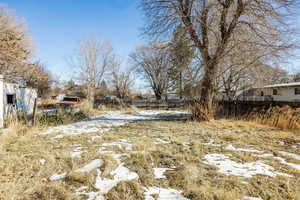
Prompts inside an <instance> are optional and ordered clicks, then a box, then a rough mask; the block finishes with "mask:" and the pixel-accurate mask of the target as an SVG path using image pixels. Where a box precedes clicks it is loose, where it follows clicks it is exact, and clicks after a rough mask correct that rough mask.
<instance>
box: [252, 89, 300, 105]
mask: <svg viewBox="0 0 300 200" xmlns="http://www.w3.org/2000/svg"><path fill="white" fill-rule="evenodd" d="M295 88H300V87H280V88H260V89H255V90H254V95H255V96H260V95H261V91H263V92H264V96H271V97H272V98H273V99H274V101H287V102H296V101H298V102H300V95H295ZM273 89H276V90H277V91H278V95H273Z"/></svg>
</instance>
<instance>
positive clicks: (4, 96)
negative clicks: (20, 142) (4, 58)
mask: <svg viewBox="0 0 300 200" xmlns="http://www.w3.org/2000/svg"><path fill="white" fill-rule="evenodd" d="M36 98H37V90H36V89H30V88H25V87H22V86H20V85H18V84H12V83H6V82H5V81H4V78H3V76H2V75H0V127H1V128H2V127H3V126H4V120H5V119H6V118H7V116H8V115H9V114H11V113H12V112H16V111H17V110H20V109H21V110H22V112H24V113H25V114H26V115H31V114H33V109H34V101H35V99H36Z"/></svg>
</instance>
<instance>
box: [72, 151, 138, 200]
mask: <svg viewBox="0 0 300 200" xmlns="http://www.w3.org/2000/svg"><path fill="white" fill-rule="evenodd" d="M124 155H127V154H113V155H112V156H113V158H114V159H115V160H116V161H117V164H118V167H117V168H116V169H115V170H113V171H112V172H111V173H110V175H111V176H112V177H113V179H109V178H102V177H101V175H102V173H101V171H100V170H99V169H97V175H96V180H95V185H94V188H95V189H97V190H98V191H97V192H77V193H76V194H77V195H85V196H87V197H88V199H89V200H104V199H105V198H104V196H103V195H104V194H106V193H108V192H109V191H110V190H111V189H112V188H113V187H115V186H116V185H117V184H118V183H119V182H122V181H131V180H134V179H138V178H139V176H138V174H137V173H135V172H131V171H130V170H129V169H128V168H126V167H125V166H124V163H122V162H121V157H122V156H124Z"/></svg>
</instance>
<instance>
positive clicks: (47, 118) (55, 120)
mask: <svg viewBox="0 0 300 200" xmlns="http://www.w3.org/2000/svg"><path fill="white" fill-rule="evenodd" d="M38 123H39V125H42V126H57V125H61V124H63V123H64V117H63V116H61V115H47V114H45V115H41V116H39V117H38Z"/></svg>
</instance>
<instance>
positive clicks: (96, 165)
mask: <svg viewBox="0 0 300 200" xmlns="http://www.w3.org/2000/svg"><path fill="white" fill-rule="evenodd" d="M101 165H103V160H101V159H95V160H93V161H91V162H90V163H89V164H87V165H85V166H84V167H82V168H80V169H77V170H76V172H80V173H85V172H90V171H92V170H93V169H96V168H99V167H101Z"/></svg>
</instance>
